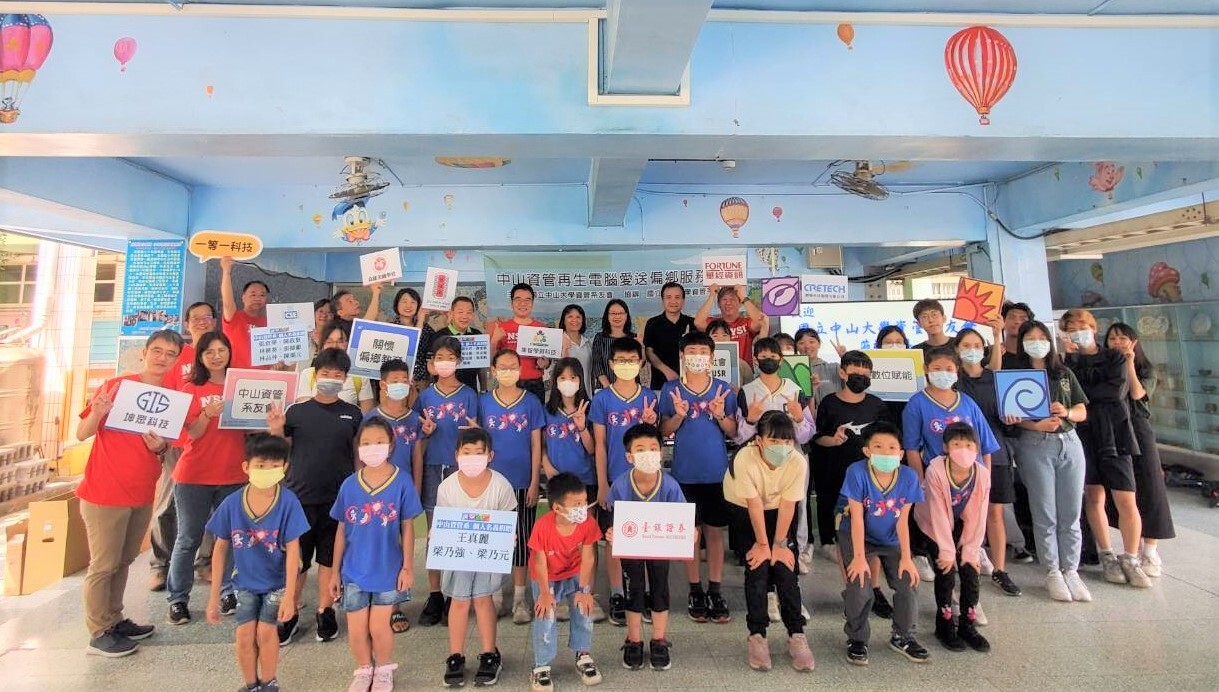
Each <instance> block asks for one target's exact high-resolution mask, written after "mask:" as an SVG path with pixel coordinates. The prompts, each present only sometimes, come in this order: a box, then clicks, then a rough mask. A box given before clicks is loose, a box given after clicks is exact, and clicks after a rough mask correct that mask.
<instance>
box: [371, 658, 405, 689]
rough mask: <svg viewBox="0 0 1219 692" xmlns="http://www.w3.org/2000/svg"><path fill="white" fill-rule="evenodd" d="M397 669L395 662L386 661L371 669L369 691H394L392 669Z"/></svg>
mask: <svg viewBox="0 0 1219 692" xmlns="http://www.w3.org/2000/svg"><path fill="white" fill-rule="evenodd" d="M397 669H398V664H397V663H386V664H385V665H383V666H377V667H376V668H375V669H373V672H372V687H371V688H370V689H369V692H394V671H395V670H397Z"/></svg>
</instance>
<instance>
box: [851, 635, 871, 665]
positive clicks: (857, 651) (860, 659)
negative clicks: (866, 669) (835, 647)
mask: <svg viewBox="0 0 1219 692" xmlns="http://www.w3.org/2000/svg"><path fill="white" fill-rule="evenodd" d="M847 661H849V662H850V663H852V664H854V665H857V666H866V665H868V645H867V644H865V643H863V642H860V641H855V640H853V639H852V640H850V641H848V642H847Z"/></svg>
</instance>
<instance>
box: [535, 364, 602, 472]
mask: <svg viewBox="0 0 1219 692" xmlns="http://www.w3.org/2000/svg"><path fill="white" fill-rule="evenodd" d="M589 403H590V402H589V398H588V390H586V389H585V388H584V366H582V365H580V361H579V360H578V359H576V358H562V359H559V360H558V361H556V362H555V364H554V375H552V377H551V381H550V397H549V399H547V401H546V428H545V441H546V444H545V445H544V446H543V447H542V470H544V471H545V472H546V477H547V478H552V477H554V476H557V475H559V474H560V473H570V474H573V475H574V476H576V477H577V478H579V479H580V480H581V481H583V482H584V486H585V487H586V488H588V492H589V495H590V496H594V493H596V489H597V468H596V463H595V462H594V459H593V431H592V428H591V427H590V426H589V425H588V407H589Z"/></svg>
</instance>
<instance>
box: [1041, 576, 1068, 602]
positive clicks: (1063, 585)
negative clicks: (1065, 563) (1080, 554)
mask: <svg viewBox="0 0 1219 692" xmlns="http://www.w3.org/2000/svg"><path fill="white" fill-rule="evenodd" d="M1045 588H1046V591H1049V592H1050V598H1052V599H1054V600H1055V601H1063V602H1064V603H1070V602H1071V601H1073V600H1075V599H1073V598H1072V597H1071V590H1070V589H1068V588H1067V580H1066V579H1065V578H1063V576H1062V572H1059V571H1058V570H1056V569H1053V570H1050V572H1049V573H1048V574H1046V575H1045Z"/></svg>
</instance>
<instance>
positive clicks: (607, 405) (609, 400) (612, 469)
mask: <svg viewBox="0 0 1219 692" xmlns="http://www.w3.org/2000/svg"><path fill="white" fill-rule="evenodd" d="M655 404H656V394H654V393H653V392H652V390H650V389H644V388H643V386H642V385H639V389H637V390H636V391H635V393H634V394H632V395H631V396H629V397H623V396H621V395H620V394H618V392H617V391H616V390H615V389H614V388H613V387H606V388H605V389H602V390H601V391H599V392H597V393H596V394H594V395H593V403H592V405H591V406H589V410H588V420H589V422H591V423H594V424H596V425H603V426H605V477H606V478H608V479H609V480H611V481H612V480H613V479H615V478H617V477H618V476H621V475H622V474H624V473H626V472H627V471H628V470H630V468H631V465H630V463H629V462H627V460H626V448H625V447H623V446H622V436H623V435H624V434H626V431H627V429H628V428H630V427H631V426H632V425H635V424H636V423H642V422H643V414H644V412H645V411H647V408H648V407H649V406H655ZM657 411H659V408H657Z"/></svg>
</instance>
